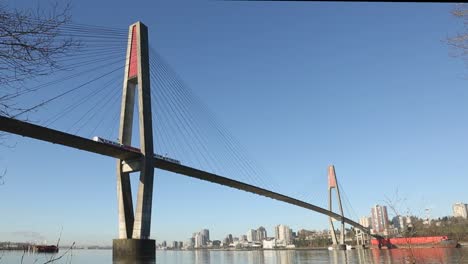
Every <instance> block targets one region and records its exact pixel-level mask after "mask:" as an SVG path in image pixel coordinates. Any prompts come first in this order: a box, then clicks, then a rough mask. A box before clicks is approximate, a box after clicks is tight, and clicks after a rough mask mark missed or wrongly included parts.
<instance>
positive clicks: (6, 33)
mask: <svg viewBox="0 0 468 264" xmlns="http://www.w3.org/2000/svg"><path fill="white" fill-rule="evenodd" d="M69 13H70V7H69V5H66V6H65V7H64V8H60V7H59V6H58V5H57V4H53V5H52V6H51V8H49V9H48V11H44V10H42V9H41V8H37V9H35V10H16V9H13V10H11V9H8V7H7V6H6V5H2V4H0V114H1V115H5V116H10V115H11V113H12V112H13V111H16V110H23V109H20V108H18V107H17V106H16V105H15V101H14V99H15V98H17V97H18V96H19V95H20V94H21V92H23V91H24V90H25V89H27V88H25V87H24V85H23V84H24V81H26V80H30V79H33V78H36V77H38V76H43V75H48V74H51V73H53V72H54V71H55V70H56V69H59V68H60V65H59V63H58V62H59V59H60V58H63V57H65V56H67V55H68V53H69V52H71V51H72V50H74V49H75V48H76V47H78V46H79V43H78V42H77V41H75V40H74V39H72V38H70V37H64V36H63V35H62V34H61V30H62V28H63V27H65V26H66V25H67V24H68V23H70V19H71V18H70V15H69Z"/></svg>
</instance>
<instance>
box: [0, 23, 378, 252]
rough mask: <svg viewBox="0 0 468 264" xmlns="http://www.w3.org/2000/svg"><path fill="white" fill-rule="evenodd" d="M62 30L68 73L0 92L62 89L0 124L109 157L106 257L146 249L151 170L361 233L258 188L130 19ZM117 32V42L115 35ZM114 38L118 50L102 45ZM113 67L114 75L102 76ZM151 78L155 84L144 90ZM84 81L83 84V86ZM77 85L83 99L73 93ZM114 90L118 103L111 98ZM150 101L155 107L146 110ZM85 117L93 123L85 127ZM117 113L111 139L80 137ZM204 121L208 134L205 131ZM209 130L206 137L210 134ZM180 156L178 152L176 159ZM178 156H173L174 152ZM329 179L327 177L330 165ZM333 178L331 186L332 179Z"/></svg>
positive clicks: (237, 150)
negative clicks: (71, 50) (112, 180)
mask: <svg viewBox="0 0 468 264" xmlns="http://www.w3.org/2000/svg"><path fill="white" fill-rule="evenodd" d="M64 30H65V33H66V34H64V36H65V37H83V38H84V39H85V41H83V43H80V45H81V46H82V47H81V46H80V48H82V50H81V52H77V55H72V56H70V57H68V58H63V59H62V60H63V63H64V64H65V65H66V67H64V69H60V70H65V72H68V73H71V74H68V75H65V76H63V77H62V78H61V79H51V80H50V81H48V82H45V83H42V84H39V85H36V86H34V87H32V88H28V89H23V90H17V91H16V92H11V93H9V94H6V95H3V96H2V98H6V99H8V100H17V99H22V98H23V97H22V96H24V95H31V94H34V95H33V96H32V97H33V98H34V97H35V96H36V94H38V93H39V92H40V91H41V92H42V91H44V90H45V89H47V88H48V87H52V86H58V87H62V88H61V90H60V91H57V92H49V91H46V92H44V94H46V95H48V97H47V98H45V99H42V100H41V101H40V102H39V103H37V102H35V103H33V104H32V105H29V106H28V107H24V108H22V107H19V108H17V109H15V110H14V111H13V112H11V113H10V114H9V115H8V116H0V130H1V131H5V132H8V133H13V134H17V135H21V136H26V137H30V138H34V139H38V140H42V141H46V142H50V143H54V144H60V145H64V146H68V147H72V148H76V149H80V150H84V151H88V152H93V153H97V154H101V155H105V156H109V157H113V158H116V159H117V160H118V161H117V193H118V203H119V239H116V240H114V255H116V254H117V255H119V254H120V255H131V254H136V255H149V256H151V255H153V256H154V240H151V239H150V227H151V209H152V193H153V178H154V168H158V169H162V170H166V171H170V172H174V173H177V174H181V175H185V176H188V177H192V178H197V179H200V180H204V181H209V182H213V183H217V184H220V185H224V186H228V187H231V188H236V189H239V190H243V191H246V192H251V193H254V194H257V195H262V196H265V197H268V198H272V199H275V200H278V201H282V202H285V203H288V204H291V205H295V206H299V207H302V208H305V209H308V210H312V211H315V212H318V213H321V214H324V215H326V216H328V217H330V222H332V220H331V219H335V220H336V221H340V222H342V226H343V228H344V224H345V223H347V224H349V225H351V226H353V227H355V228H357V229H359V230H362V231H363V232H365V233H369V230H368V229H367V228H365V227H363V226H361V225H360V224H359V223H357V222H355V221H353V220H352V219H350V218H347V217H345V216H344V214H343V212H342V210H341V213H335V212H333V211H331V202H330V207H329V209H325V208H322V207H319V206H316V205H314V204H311V203H307V202H305V201H302V200H299V199H296V198H293V197H290V196H287V195H283V194H281V193H279V192H278V191H272V190H271V189H269V188H268V187H265V186H260V185H265V184H264V181H263V180H262V178H261V177H260V176H259V174H260V173H259V172H258V169H257V168H256V167H255V165H254V164H252V162H251V161H249V160H248V158H246V156H245V155H244V154H243V152H242V148H241V147H239V144H237V142H236V141H235V140H234V139H233V137H231V136H230V134H229V133H228V132H227V131H226V129H225V128H223V127H222V126H220V125H219V124H218V123H217V122H215V121H213V120H214V118H213V114H212V113H211V112H209V111H207V109H206V108H205V107H204V106H203V105H202V106H199V101H200V100H199V99H198V98H197V97H196V96H194V95H193V93H191V91H190V90H187V89H185V88H184V87H185V86H184V85H183V83H182V82H181V81H180V79H178V77H177V76H176V74H174V72H173V71H172V70H171V69H170V67H169V66H168V65H167V64H166V63H165V62H164V59H163V58H162V57H161V56H160V55H159V54H158V53H157V52H155V51H154V50H153V49H151V48H150V47H149V44H148V30H147V28H146V26H145V25H143V24H142V23H140V22H138V23H135V24H133V25H131V26H130V28H129V30H128V33H123V32H122V31H118V30H116V29H109V28H103V27H93V26H84V25H80V24H76V25H69V26H67V27H64ZM122 39H124V40H126V41H124V42H123V41H122ZM122 43H124V44H125V45H126V47H124V48H122V47H120V48H119V49H113V48H112V47H113V46H114V45H116V46H118V45H119V44H122ZM83 47H84V48H83ZM125 50H126V56H125V57H124V54H125ZM119 57H120V58H119ZM123 57H124V58H123ZM100 63H102V64H100ZM78 69H79V70H78ZM122 70H123V71H124V75H123V76H122V75H121V73H122ZM84 74H89V75H91V76H90V77H89V78H87V79H86V80H81V82H80V83H79V84H78V85H77V84H76V83H74V82H73V80H74V78H76V77H80V76H83V75H84ZM116 74H117V78H115V77H112V76H113V75H116ZM122 79H123V80H122ZM69 80H72V82H71V85H70V83H68V85H70V87H67V85H65V82H66V81H69ZM119 83H123V90H120V89H115V88H116V87H118V86H119ZM152 85H153V87H155V89H151V86H152ZM86 87H91V89H89V90H87V91H84V89H85V88H86ZM78 91H80V92H81V94H82V95H83V96H81V97H80V96H79V95H78V94H77V93H78ZM120 91H122V92H121V93H120ZM33 92H35V93H33ZM106 92H107V93H106ZM119 95H121V102H120V103H117V104H116V103H115V102H118V101H119V97H120V96H119ZM67 96H75V98H73V99H74V100H73V102H72V103H71V104H62V105H61V106H60V107H61V108H60V109H61V111H59V112H58V113H55V114H53V115H50V116H49V117H48V118H47V120H45V121H44V122H43V123H42V124H33V123H31V122H27V121H24V119H22V118H24V117H25V116H28V117H29V115H33V113H34V111H37V110H40V109H41V108H42V107H44V106H47V105H50V104H52V103H55V102H59V101H60V100H61V99H63V98H65V97H67ZM96 98H97V99H96ZM30 100H32V99H30ZM32 102H34V100H32ZM88 103H91V104H90V105H88ZM119 105H120V109H119ZM154 105H156V106H158V107H159V108H154V107H152V106H154ZM85 106H86V107H85ZM80 107H84V108H86V109H85V112H84V114H83V115H81V116H75V117H68V118H67V116H70V115H74V114H75V113H76V112H77V111H76V109H78V108H80ZM191 107H192V108H191ZM103 109H105V110H103ZM108 109H111V110H108ZM194 109H195V110H194ZM106 112H113V113H114V117H110V118H109V117H108V116H106V115H105V113H106ZM199 115H207V116H208V119H207V120H208V121H204V122H197V117H198V116H199ZM134 117H136V118H134ZM64 119H65V120H64ZM59 120H64V122H63V123H68V126H69V128H68V129H66V130H67V132H64V131H61V130H59V129H54V128H52V126H53V125H54V123H56V122H57V121H59ZM91 120H97V122H96V123H95V124H94V125H91ZM118 120H120V127H119V129H118V135H116V136H117V137H118V142H113V141H111V140H102V139H98V140H93V139H91V136H89V135H88V136H87V137H84V136H82V135H80V134H81V132H82V131H84V130H86V129H87V128H90V129H89V131H88V133H94V134H97V133H98V132H100V131H106V130H107V128H106V129H102V126H103V124H104V123H106V122H109V123H110V125H108V126H107V127H110V128H111V129H110V131H112V127H115V126H116V125H117V124H118V123H119V122H118ZM134 127H138V133H133V132H134V130H135V129H134ZM206 128H210V129H211V130H212V131H214V132H207V131H206V130H205V129H206ZM73 132H74V133H73ZM210 133H214V134H210ZM103 134H105V132H104V133H103ZM98 135H100V134H98ZM213 135H215V136H214V137H212V136H213ZM176 136H179V138H178V139H176V140H174V139H173V138H172V137H176ZM107 138H112V137H107ZM211 138H215V140H214V142H213V143H212V144H213V145H211V146H210V145H209V144H208V141H209V139H211ZM171 139H172V140H171ZM135 140H138V142H139V148H137V147H132V141H135ZM221 145H223V146H225V151H224V152H221V155H219V157H222V159H223V160H224V162H233V165H231V166H225V164H223V163H222V162H219V159H217V158H215V156H217V155H214V154H213V153H214V151H213V150H212V149H211V148H209V147H213V148H218V147H219V146H221ZM157 153H171V155H170V156H171V157H173V158H172V159H170V158H167V157H165V156H163V155H159V154H157ZM187 153H188V154H187ZM184 155H186V157H183V156H184ZM179 156H180V157H182V158H178V157H179ZM188 156H191V158H189V157H188ZM176 158H177V159H176ZM179 160H181V162H179ZM189 160H192V161H194V160H197V161H198V164H201V166H200V167H197V166H196V164H195V163H197V162H192V164H190V163H189V162H188V161H189ZM225 168H227V169H225ZM133 172H140V182H139V189H138V194H137V201H136V208H133V201H132V194H131V187H130V173H133ZM234 175H241V177H243V179H238V178H237V179H236V178H235V177H234ZM333 177H335V176H334V172H333ZM247 181H250V182H247ZM334 181H335V184H336V177H335V178H334ZM338 197H339V196H338ZM330 199H331V196H330ZM340 207H341V202H340ZM331 226H333V224H331ZM343 228H342V229H343ZM342 233H343V232H342ZM333 234H334V233H333ZM334 243H336V239H334ZM341 243H343V239H342V241H341Z"/></svg>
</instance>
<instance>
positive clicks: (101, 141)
mask: <svg viewBox="0 0 468 264" xmlns="http://www.w3.org/2000/svg"><path fill="white" fill-rule="evenodd" d="M93 140H94V141H96V142H99V143H104V144H108V145H114V146H116V147H119V148H123V149H126V150H130V151H133V152H136V153H141V150H140V149H139V148H135V147H132V146H127V145H124V144H121V143H119V142H115V141H112V140H108V139H105V138H102V137H97V136H96V137H93ZM154 157H155V158H158V159H162V160H165V161H169V162H172V163H175V164H179V165H180V164H181V163H180V161H179V160H176V159H172V158H169V157H166V156H163V155H159V154H154Z"/></svg>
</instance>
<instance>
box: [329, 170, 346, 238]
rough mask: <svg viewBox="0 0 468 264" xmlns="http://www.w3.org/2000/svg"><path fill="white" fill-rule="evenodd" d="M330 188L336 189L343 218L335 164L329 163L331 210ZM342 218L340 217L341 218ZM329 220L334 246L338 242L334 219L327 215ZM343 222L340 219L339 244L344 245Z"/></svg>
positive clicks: (330, 202)
mask: <svg viewBox="0 0 468 264" xmlns="http://www.w3.org/2000/svg"><path fill="white" fill-rule="evenodd" d="M332 189H336V197H337V200H338V207H339V209H340V215H341V217H343V218H344V213H343V206H342V205H341V196H340V189H339V188H338V181H337V180H336V173H335V166H333V165H330V166H328V210H330V211H333V210H332ZM343 218H342V219H343ZM328 219H329V221H330V232H331V237H332V241H333V245H334V246H336V245H337V244H338V239H337V237H336V232H335V227H334V225H333V221H334V220H335V219H334V218H333V217H331V216H329V217H328ZM344 225H345V222H344V221H343V220H342V221H341V232H340V245H344V240H345V228H344Z"/></svg>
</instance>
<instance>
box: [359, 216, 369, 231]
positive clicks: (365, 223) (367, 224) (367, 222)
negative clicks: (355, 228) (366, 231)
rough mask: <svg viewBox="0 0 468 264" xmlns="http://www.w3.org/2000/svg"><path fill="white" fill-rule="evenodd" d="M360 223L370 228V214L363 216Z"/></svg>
mask: <svg viewBox="0 0 468 264" xmlns="http://www.w3.org/2000/svg"><path fill="white" fill-rule="evenodd" d="M359 224H360V225H362V226H363V227H367V228H369V227H370V225H371V218H370V217H368V216H363V217H361V218H359Z"/></svg>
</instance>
